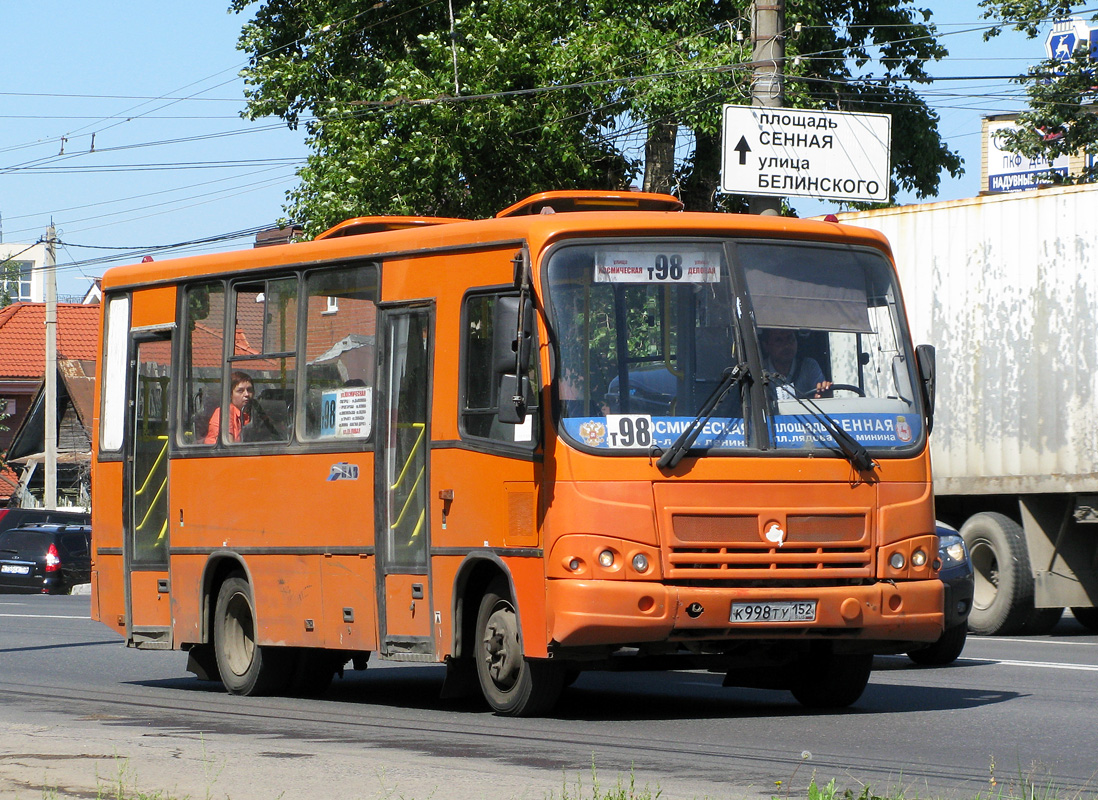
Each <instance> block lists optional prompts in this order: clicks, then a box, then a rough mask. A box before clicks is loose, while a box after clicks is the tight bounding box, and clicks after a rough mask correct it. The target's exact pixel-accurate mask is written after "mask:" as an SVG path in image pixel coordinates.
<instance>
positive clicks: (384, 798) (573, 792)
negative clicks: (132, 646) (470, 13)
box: [42, 752, 1098, 800]
mask: <svg viewBox="0 0 1098 800" xmlns="http://www.w3.org/2000/svg"><path fill="white" fill-rule="evenodd" d="M801 757H802V759H804V760H808V759H809V758H811V754H809V753H807V752H805V753H803V754H802V756H801ZM799 768H800V765H799V764H798V765H797V767H796V768H794V770H793V773H792V774H791V775H790V776H789V778H788V779H787V780H778V781H774V787H775V789H776V790H777V791H776V793H772V794H771V797H770V800H938V796H936V795H930V794H927V795H920V794H918V793H914V794H913V793H912V792H911V790H910V789H908V790H905V789H897V788H893V789H890V790H887V791H885V792H884V793H881V794H878V793H876V792H873V791H872V790H871V788H870V787H869V786H868V785H860V786H859V787H858V788H857V789H851V788H840V787H839V786H838V785H837V783H836V781H835V779H831V780H830V781H828V782H827V783H826V784H823V785H821V784H820V783H819V782H817V780H816V775H815V773H813V775H812V777H811V778H810V779H809V783H808V786H807V787H806V788H805V789H804V790H803V791H804V794H803V795H801V794H800V793H799V792H798V793H797V794H793V793H792V785H793V781H794V779H795V778H796V775H797V772H798V770H799ZM1036 772H1037V770H1034V774H1026V773H1023V772H1021V771H1019V773H1018V775H1017V776H1014V777H1012V778H1008V779H1002V778H999V777H997V776H996V774H995V762H994V760H993V761H992V762H991V766H990V770H989V776H988V788H987V789H986V790H985V791H982V792H978V793H976V794H975V795H973V796H971V797H966V798H959V800H1098V794H1096V793H1094V792H1087V791H1072V792H1064V791H1062V790H1061V789H1060V787H1058V786H1057V785H1056V783H1055V781H1054V780H1053V779H1051V778H1038V777H1035V773H1036ZM206 777H207V780H208V782H209V786H208V787H207V789H206V791H205V792H204V793H203V794H202V795H199V796H195V795H181V794H175V793H172V792H168V791H142V790H140V789H138V788H137V787H136V780H135V778H134V776H132V775H130V774H129V770H128V766H127V764H126V762H125V761H122V760H120V761H119V768H118V772H117V774H116V775H115V776H113V777H112V778H109V779H104V778H103V777H102V776H99V775H97V776H96V784H97V786H96V790H95V795H94V799H95V800H213V798H214V797H217V798H226V800H232V797H231V795H230V794H228V793H226V792H224V791H217V790H216V789H215V787H214V785H215V784H216V782H217V778H218V775H217V774H214V775H207V776H206ZM757 794H758V793H756V795H757ZM76 797H79V798H81V800H86V799H87V798H89V797H91V795H89V794H88V793H87V791H86V790H85V791H80V792H79V793H78V794H75V795H71V794H67V793H66V792H65V791H64V790H63V789H61V788H57V787H47V788H46V789H44V790H43V792H42V798H43V800H69V798H76ZM271 797H272V800H286V799H285V795H284V794H277V793H276V794H272V796H271ZM439 797H440V796H439V795H438V793H437V792H433V793H431V794H430V795H429V796H428V797H425V798H418V799H417V798H415V797H413V796H410V795H406V794H404V793H403V792H402V791H401V790H400V789H399V788H390V789H386V790H383V791H381V792H380V793H379V794H377V795H376V798H377V800H439ZM663 797H664V790H663V789H662V788H661V787H660V786H658V785H657V786H655V787H652V786H649V785H648V784H644V785H643V786H638V785H637V780H636V775H635V773H634V771H633V770H630V771H629V773H628V774H627V775H622V774H620V773H619V774H618V775H617V777H616V778H615V779H614V780H613V781H612V782H611V783H609V784H606V783H605V782H604V781H603V780H602V779H601V778H600V777H599V774H598V771H597V770H596V769H595V766H594V765H593V764H592V766H591V776H590V779H589V781H588V782H587V783H585V782H584V780H583V778H582V777H580V776H577V778H576V779H575V780H574V781H572V782H569V781H568V779H567V777H566V778H565V780H564V782H563V785H562V787H561V789H560V793H559V794H558V793H557V792H555V791H551V792H549V794H548V795H546V796H545V800H660V798H663ZM952 797H953V800H958V796H957V795H953V796H952ZM346 800H373V798H366V797H363V798H359V797H357V796H348V797H347V798H346ZM482 800H497V798H493V797H490V796H487V795H486V796H485V797H484V798H482ZM498 800H506V799H505V798H504V797H502V796H501V797H500V798H498ZM693 800H743V796H742V795H737V794H734V793H727V794H726V793H721V794H716V795H712V796H710V795H705V796H704V797H695V798H693Z"/></svg>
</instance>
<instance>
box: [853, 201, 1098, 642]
mask: <svg viewBox="0 0 1098 800" xmlns="http://www.w3.org/2000/svg"><path fill="white" fill-rule="evenodd" d="M840 219H841V220H842V221H843V222H845V223H851V224H855V225H863V226H865V227H869V228H875V229H877V230H879V231H881V232H883V233H884V234H885V235H887V236H888V238H889V240H890V241H891V243H892V249H893V253H894V254H895V257H896V263H897V266H898V267H899V272H900V283H901V285H902V286H903V289H904V299H905V302H906V304H907V312H908V317H909V319H910V324H911V327H912V331H911V333H912V338H913V340H914V341H916V342H927V343H930V344H933V345H934V346H935V347H936V349H937V405H936V408H935V411H934V430H933V433H932V435H931V442H932V450H931V452H932V457H933V464H934V493H935V498H936V508H937V515H938V518H939V519H940V520H943V521H944V522H947V523H949V524H951V525H953V526H954V527H957V528H959V529H960V531H961V535H962V536H963V537H964V539H965V542H966V543H967V545H968V549H969V555H970V558H971V560H972V565H973V569H974V571H975V578H976V587H975V597H974V601H973V609H972V614H971V616H970V617H969V628H970V629H971V630H973V631H974V632H976V633H984V634H993V633H1001V634H1006V633H1036V632H1040V631H1047V630H1048V629H1050V628H1051V627H1052V626H1053V625H1055V624H1056V622H1057V621H1058V620H1059V619H1060V616H1061V615H1062V614H1063V609H1064V608H1065V607H1070V608H1071V610H1072V612H1073V614H1074V615H1075V616H1076V618H1078V619H1079V621H1080V622H1082V623H1083V624H1084V625H1086V626H1087V627H1089V628H1091V629H1094V630H1098V186H1094V185H1092V186H1072V187H1059V188H1045V189H1039V190H1034V191H1027V192H1019V193H1015V194H1003V195H992V196H985V197H977V198H972V199H969V200H956V201H950V202H943V203H930V204H925V205H913V206H904V207H900V208H890V209H885V210H877V211H868V212H858V213H844V214H841V215H840Z"/></svg>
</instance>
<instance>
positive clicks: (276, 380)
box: [206, 276, 298, 445]
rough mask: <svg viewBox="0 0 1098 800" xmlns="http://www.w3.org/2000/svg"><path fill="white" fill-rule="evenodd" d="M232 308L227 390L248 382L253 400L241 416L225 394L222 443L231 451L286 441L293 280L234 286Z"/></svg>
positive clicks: (292, 378)
mask: <svg viewBox="0 0 1098 800" xmlns="http://www.w3.org/2000/svg"><path fill="white" fill-rule="evenodd" d="M233 302H234V314H233V320H234V336H233V354H232V356H231V358H230V360H229V363H228V364H227V365H226V367H227V371H228V373H229V380H230V389H231V390H232V389H235V388H236V387H237V385H238V384H239V383H240V382H241V380H242V378H243V379H244V380H247V381H250V382H251V384H252V396H251V399H250V402H248V403H247V404H246V405H245V406H244V408H243V413H242V414H241V412H238V411H235V410H234V409H233V407H232V406H233V399H234V397H235V395H234V394H232V393H230V402H229V404H228V405H227V406H226V407H225V408H226V409H227V410H228V414H229V416H228V417H227V418H228V419H229V423H228V425H227V426H226V425H225V424H221V423H220V420H219V428H220V434H221V439H222V441H225V442H227V443H228V444H230V445H231V444H235V443H237V442H243V443H247V442H285V441H289V438H290V434H291V432H292V430H293V425H292V420H293V409H294V384H295V382H296V380H297V372H296V364H297V358H296V355H297V307H298V306H297V303H298V298H297V277H296V276H289V277H283V278H272V279H268V280H260V281H247V282H245V283H237V284H234V286H233ZM234 417H236V418H237V420H239V421H237V420H234V419H233V418H234ZM235 428H239V430H234V429H235ZM206 438H207V439H209V438H210V437H209V436H207V437H206Z"/></svg>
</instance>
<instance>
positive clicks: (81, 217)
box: [0, 0, 1044, 299]
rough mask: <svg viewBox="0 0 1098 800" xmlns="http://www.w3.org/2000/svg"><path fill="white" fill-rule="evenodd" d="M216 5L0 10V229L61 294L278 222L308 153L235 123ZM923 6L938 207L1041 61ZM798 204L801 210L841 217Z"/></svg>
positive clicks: (229, 55) (20, 5)
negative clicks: (939, 173)
mask: <svg viewBox="0 0 1098 800" xmlns="http://www.w3.org/2000/svg"><path fill="white" fill-rule="evenodd" d="M407 1H408V2H412V0H407ZM227 5H228V0H214V2H205V1H201V0H200V1H199V2H192V3H185V4H178V3H176V4H169V3H162V2H155V0H154V2H149V0H143V2H130V1H129V0H118V1H117V2H112V3H109V4H102V3H89V2H87V0H37V2H35V3H28V2H15V1H14V0H8V1H7V2H2V3H0V24H2V25H3V29H4V30H5V31H7V32H8V36H7V38H6V42H7V46H6V48H5V56H6V57H5V58H4V59H3V66H2V67H0V232H2V241H3V242H5V243H13V242H26V243H28V244H29V243H32V242H34V241H37V240H38V239H39V238H40V237H42V236H44V235H45V232H46V228H47V226H48V225H49V224H50V222H51V220H52V222H53V224H54V225H55V226H56V229H57V236H58V238H59V240H60V242H61V244H60V245H59V247H58V248H57V264H58V294H59V296H60V297H61V299H64V298H65V297H76V296H80V295H83V294H84V292H85V291H86V290H87V288H88V286H89V283H90V281H91V280H93V279H94V278H96V277H98V276H100V275H101V274H102V272H103V271H104V269H106V268H107V266H109V265H110V264H111V263H130V262H133V261H139V260H140V259H141V256H142V255H143V254H144V253H145V252H147V251H148V250H149V249H151V248H158V247H161V246H164V245H171V244H177V243H189V242H195V241H196V240H203V239H209V238H217V237H228V235H231V234H237V235H236V236H235V238H232V237H229V238H223V239H221V240H220V241H218V242H216V243H210V244H192V245H188V246H184V247H180V248H177V249H173V250H171V251H170V253H171V254H175V255H184V254H192V253H198V252H213V251H217V250H228V249H234V248H240V247H250V246H251V244H252V241H253V238H254V233H251V232H250V231H254V229H256V228H259V227H261V226H267V225H272V224H274V223H275V222H276V221H277V220H278V219H280V218H282V217H284V216H285V211H284V202H285V195H286V192H287V191H288V190H289V189H291V188H292V187H293V186H294V185H296V178H295V170H296V169H297V168H298V167H300V166H301V165H302V164H303V163H304V158H305V156H306V155H307V149H306V147H305V144H304V135H303V133H302V132H301V131H291V130H289V129H287V128H286V126H285V125H284V124H283V123H282V122H281V121H280V120H277V119H263V120H256V121H248V120H243V119H241V117H240V112H241V111H242V110H243V108H244V100H243V82H242V81H241V79H240V78H239V75H238V73H239V71H240V70H241V69H242V68H243V67H244V66H245V61H246V59H245V57H244V55H243V53H241V52H240V51H238V50H237V49H236V41H237V37H238V35H239V32H240V28H241V27H242V25H243V24H244V22H245V21H246V18H247V17H246V16H240V15H235V14H230V13H228V12H227V11H226V7H227ZM919 5H920V6H925V7H928V8H930V9H931V10H932V11H933V12H934V17H933V21H935V22H936V23H937V25H938V28H939V32H940V34H941V35H942V36H941V42H942V44H944V45H945V46H946V47H947V49H948V50H949V51H950V55H949V57H948V58H947V59H945V60H944V61H942V62H939V63H937V64H932V65H930V66H929V67H928V71H929V72H930V74H931V75H933V76H935V77H940V78H954V79H955V80H943V81H940V82H936V83H935V84H934V85H933V86H931V87H927V88H924V89H921V90H920V91H921V93H922V94H923V96H924V97H925V98H926V99H927V100H928V102H929V103H930V104H931V105H932V107H934V108H935V110H936V111H937V112H938V114H939V115H940V117H941V122H940V126H939V130H940V132H941V134H942V136H943V137H944V139H945V141H946V142H947V144H948V145H949V147H950V148H952V149H954V150H956V151H958V152H959V153H960V154H961V156H962V157H963V158H964V160H965V175H964V176H963V177H961V178H960V179H956V180H955V179H952V178H950V177H949V176H948V175H943V177H942V184H941V188H940V192H939V195H938V198H937V199H940V200H950V199H957V198H961V197H971V196H973V195H975V194H977V193H978V192H979V190H980V185H979V179H980V119H981V117H982V116H984V115H987V114H998V113H1007V112H1011V111H1017V110H1020V109H1022V108H1023V107H1024V95H1023V92H1022V89H1021V87H1020V86H1018V85H1017V84H1012V83H1010V82H1009V80H1006V79H1004V77H1003V76H1009V75H1016V74H1019V73H1022V72H1025V70H1026V69H1027V67H1028V66H1030V65H1031V64H1033V63H1035V62H1037V61H1039V60H1040V59H1041V58H1043V53H1044V33H1042V35H1041V36H1040V37H1038V38H1037V39H1034V40H1029V39H1026V38H1025V37H1024V36H1022V35H1020V34H1015V33H1013V32H1010V33H1004V34H1003V35H1002V36H1000V37H999V38H997V39H994V40H992V41H991V42H984V41H983V38H982V34H983V31H984V29H985V28H986V26H987V22H986V21H984V20H982V19H981V18H980V9H979V7H978V4H977V0H929V1H927V0H924V2H921V3H919ZM255 8H256V6H252V7H251V10H252V11H254V9H255ZM107 9H109V13H108V11H107ZM786 22H787V24H788V25H790V26H791V25H792V24H793V23H794V22H795V20H792V19H788V18H787V20H786ZM896 133H897V132H896V131H894V132H893V135H896ZM516 199H520V198H516ZM900 199H901V200H902V201H905V202H915V199H914V198H913V197H902V198H900ZM794 205H795V206H796V207H797V208H798V211H799V212H800V213H801V214H802V215H806V214H809V213H826V212H827V211H830V210H837V208H835V207H834V206H833V205H829V204H824V203H813V202H808V203H807V205H806V204H805V203H804V202H798V203H795V204H794ZM242 232H249V233H242ZM167 256H168V252H167V251H166V252H165V253H164V254H163V255H159V254H158V255H156V256H155V257H156V258H158V259H159V258H162V257H167ZM106 259H112V260H111V261H107V260H106Z"/></svg>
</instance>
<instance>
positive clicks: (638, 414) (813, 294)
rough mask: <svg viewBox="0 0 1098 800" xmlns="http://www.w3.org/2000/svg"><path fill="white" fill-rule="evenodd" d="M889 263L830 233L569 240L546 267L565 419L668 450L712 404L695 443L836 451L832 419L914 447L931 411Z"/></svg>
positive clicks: (605, 435) (614, 439)
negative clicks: (804, 237)
mask: <svg viewBox="0 0 1098 800" xmlns="http://www.w3.org/2000/svg"><path fill="white" fill-rule="evenodd" d="M892 274H893V273H892V270H891V268H890V265H889V264H888V262H887V260H886V259H885V258H884V256H883V255H882V254H881V253H879V252H877V251H875V250H871V249H868V248H856V247H850V246H840V245H829V244H818V243H800V242H788V241H780V242H779V241H769V240H740V241H714V240H701V241H699V240H693V241H690V240H682V241H668V240H640V241H638V240H630V241H617V240H615V241H599V242H588V243H582V244H569V245H563V246H561V247H559V248H557V249H556V250H555V251H553V252H552V253H551V255H550V257H549V260H548V263H547V268H546V275H547V279H548V280H547V286H546V290H547V291H546V294H547V299H548V303H547V305H548V307H549V310H550V325H551V328H552V332H553V337H554V342H555V347H556V355H557V359H558V362H557V369H556V372H555V375H556V378H555V388H556V392H557V400H558V401H559V409H560V412H559V413H560V428H561V429H562V430H563V432H564V433H565V435H566V436H567V437H569V438H570V439H572V440H573V441H574V442H576V443H578V444H580V445H582V446H585V447H591V448H597V449H599V450H623V449H624V450H631V451H634V452H635V451H636V450H637V449H638V448H641V449H651V448H652V447H656V448H661V449H666V448H667V447H668V446H670V445H671V444H672V443H673V442H674V441H675V439H676V438H677V437H678V436H679V435H680V433H681V432H682V431H683V430H685V429H686V428H687V427H689V426H690V425H691V424H692V422H694V420H695V417H696V416H697V415H698V414H699V411H703V410H704V411H703V414H704V413H709V418H708V420H706V421H705V423H704V425H703V426H701V432H700V433H699V435H698V437H697V439H696V440H695V441H694V443H693V449H695V450H696V449H702V450H706V451H711V452H714V453H720V452H736V451H740V452H742V451H743V450H745V449H760V448H761V449H771V448H784V449H791V450H792V449H797V450H807V451H819V450H826V451H830V452H835V451H836V442H835V439H834V438H833V435H832V434H831V433H830V432H829V430H828V428H829V427H830V423H831V422H834V423H835V424H837V425H838V426H839V427H841V428H842V429H843V430H845V431H846V432H847V433H849V434H850V435H851V436H852V437H853V438H854V439H855V440H856V441H857V442H859V443H860V444H861V445H863V446H864V447H866V448H868V449H870V450H871V451H873V452H874V453H876V454H885V455H887V454H888V453H889V452H902V451H904V450H907V449H909V448H911V447H913V446H915V445H917V444H918V443H919V441H920V439H921V437H922V412H921V408H920V405H919V403H920V401H919V398H918V396H917V393H916V391H915V388H914V387H915V386H916V383H915V379H914V372H913V366H912V362H913V360H912V358H911V353H910V351H909V345H908V344H907V338H906V334H905V332H904V328H903V315H902V313H901V310H900V304H899V293H898V290H897V288H896V285H895V282H894V280H893V278H892ZM737 298H739V300H737ZM739 309H746V311H742V310H739ZM749 353H753V354H757V358H756V357H749ZM752 363H753V364H754V365H755V367H754V370H753V371H752V370H750V369H749V367H750V365H751V364H752ZM737 367H739V370H736V368H737ZM745 371H746V372H748V373H750V375H749V379H747V380H738V379H736V380H729V381H723V384H724V385H722V378H728V377H730V376H733V373H735V376H739V375H740V374H742V373H743V372H745ZM757 373H762V374H757ZM729 384H731V387H730V389H729V390H728V391H727V392H726V393H725V394H724V395H723V396H721V397H720V401H719V402H718V403H717V404H716V406H715V407H712V409H711V411H710V409H709V406H711V405H712V400H713V399H714V392H715V390H718V389H719V388H727V387H728V385H729ZM752 387H755V388H752ZM707 402H708V403H709V405H707ZM753 404H755V405H757V406H758V409H757V410H758V411H760V412H761V413H759V414H753V413H752V406H753ZM753 419H754V420H762V421H763V422H761V423H760V422H756V423H755V424H754V426H753V425H752V422H751V420H753Z"/></svg>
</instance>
